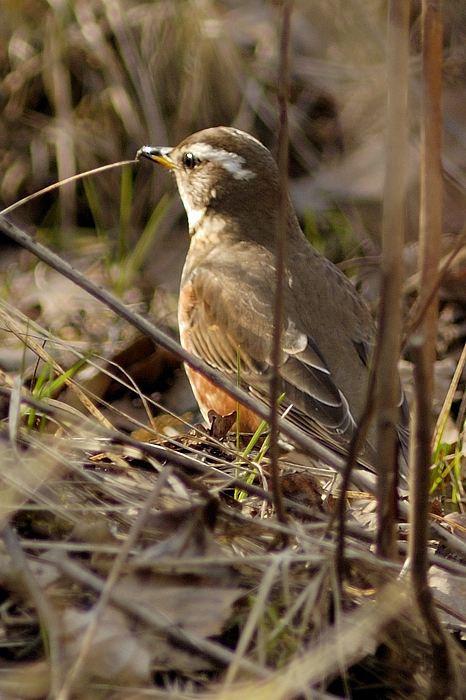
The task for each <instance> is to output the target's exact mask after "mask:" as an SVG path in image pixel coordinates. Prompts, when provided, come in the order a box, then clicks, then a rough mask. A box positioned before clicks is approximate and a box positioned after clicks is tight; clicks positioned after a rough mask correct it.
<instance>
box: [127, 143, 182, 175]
mask: <svg viewBox="0 0 466 700" xmlns="http://www.w3.org/2000/svg"><path fill="white" fill-rule="evenodd" d="M172 151H173V148H171V147H170V146H143V147H142V148H140V149H139V151H138V152H137V153H136V158H140V157H141V156H144V157H145V158H149V159H150V160H155V162H156V163H160V165H163V167H164V168H169V170H173V168H174V167H175V163H174V162H173V160H172V159H171V158H170V153H171V152H172Z"/></svg>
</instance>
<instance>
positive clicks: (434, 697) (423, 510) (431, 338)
mask: <svg viewBox="0 0 466 700" xmlns="http://www.w3.org/2000/svg"><path fill="white" fill-rule="evenodd" d="M422 32H423V34H422V39H423V41H422V67H423V74H422V118H421V178H420V179H421V207H420V216H419V220H420V231H419V239H420V241H419V242H420V271H421V284H420V303H421V304H422V303H423V302H425V298H426V296H427V295H429V294H430V293H431V287H430V284H431V280H432V279H436V275H437V271H438V266H439V258H440V237H441V229H442V189H443V182H442V163H441V149H442V115H441V92H442V42H443V23H442V3H441V0H423V3H422ZM425 309H426V310H425V313H424V318H423V321H422V324H421V325H420V331H419V334H418V336H416V337H415V338H412V339H411V347H412V355H413V359H414V388H415V401H414V411H413V417H412V423H413V430H412V439H411V459H410V462H411V502H410V521H411V530H410V538H409V553H410V562H411V577H412V583H413V588H414V594H415V596H416V602H417V605H418V607H419V611H420V613H421V616H422V619H423V621H424V624H425V627H426V631H427V635H428V637H429V640H430V643H431V646H432V677H431V687H430V694H429V698H430V700H443V699H444V698H447V697H449V696H450V695H451V692H452V690H453V684H454V677H453V670H454V666H453V659H452V656H451V654H450V650H449V645H448V640H447V637H446V635H445V632H444V630H443V628H442V625H441V623H440V620H439V618H438V615H437V613H436V611H435V607H434V602H433V597H432V593H431V591H430V589H429V584H428V566H429V565H428V549H427V546H428V534H429V512H428V511H429V489H430V463H431V445H432V432H433V421H432V399H433V389H434V363H435V356H436V337H437V316H438V299H437V295H434V297H433V298H432V299H430V300H429V304H428V305H426V307H425Z"/></svg>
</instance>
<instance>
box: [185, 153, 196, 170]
mask: <svg viewBox="0 0 466 700" xmlns="http://www.w3.org/2000/svg"><path fill="white" fill-rule="evenodd" d="M199 162H200V160H199V158H196V156H195V155H194V154H193V153H185V154H184V156H183V165H184V167H185V168H187V169H188V170H193V169H194V168H195V167H196V165H197V164H198V163H199Z"/></svg>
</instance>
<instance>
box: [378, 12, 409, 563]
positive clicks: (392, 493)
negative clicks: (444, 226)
mask: <svg viewBox="0 0 466 700" xmlns="http://www.w3.org/2000/svg"><path fill="white" fill-rule="evenodd" d="M409 14H410V3H409V0H390V2H389V8H388V29H387V83H388V99H387V127H386V159H385V187H384V201H383V220H382V290H381V291H382V293H381V303H380V316H379V333H378V339H377V344H378V352H377V355H378V357H377V360H378V362H377V366H376V376H377V384H376V392H377V400H376V409H377V466H378V482H377V483H378V489H377V495H378V503H379V511H378V536H377V550H378V553H379V554H380V555H381V556H384V557H390V558H392V557H394V556H395V555H396V536H395V523H396V515H397V511H396V500H397V499H396V473H395V465H396V457H397V449H398V446H397V423H398V420H399V408H398V404H399V399H400V386H399V380H398V372H397V363H398V360H399V357H400V346H401V327H402V320H401V295H402V264H403V258H402V256H403V243H404V230H405V218H406V154H407V145H408V128H407V98H408V68H409V66H408V61H409Z"/></svg>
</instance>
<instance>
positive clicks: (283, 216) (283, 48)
mask: <svg viewBox="0 0 466 700" xmlns="http://www.w3.org/2000/svg"><path fill="white" fill-rule="evenodd" d="M291 7H292V0H283V4H282V32H281V41H280V68H279V75H278V103H279V110H280V123H279V130H278V171H279V181H278V207H277V212H278V216H277V230H276V257H275V259H276V275H275V304H274V319H273V341H272V378H271V381H270V456H271V465H270V466H271V482H272V492H273V497H274V505H275V510H276V513H277V518H278V519H279V520H280V522H282V523H285V522H286V512H285V509H284V507H283V496H282V490H281V483H280V473H279V463H278V460H279V446H278V435H279V426H278V415H279V414H278V402H279V397H280V393H281V387H280V364H281V355H282V344H281V340H282V327H283V303H284V300H283V294H284V281H285V268H286V257H287V256H286V247H287V209H288V99H289V94H288V93H289V82H290V77H289V49H290V21H291Z"/></svg>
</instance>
